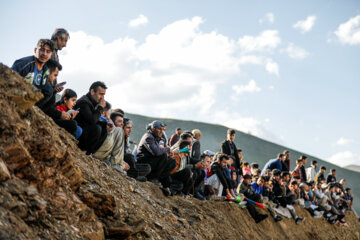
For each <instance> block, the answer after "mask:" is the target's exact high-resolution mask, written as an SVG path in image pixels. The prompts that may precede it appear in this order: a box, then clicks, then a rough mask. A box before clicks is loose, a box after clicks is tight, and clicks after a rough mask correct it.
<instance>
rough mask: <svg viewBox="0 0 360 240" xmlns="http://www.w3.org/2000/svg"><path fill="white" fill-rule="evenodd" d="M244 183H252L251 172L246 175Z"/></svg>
mask: <svg viewBox="0 0 360 240" xmlns="http://www.w3.org/2000/svg"><path fill="white" fill-rule="evenodd" d="M243 178H244V180H243V181H244V183H245V184H246V185H250V183H251V176H250V175H249V174H246V175H244V177H243Z"/></svg>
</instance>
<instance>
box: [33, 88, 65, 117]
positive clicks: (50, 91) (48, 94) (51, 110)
mask: <svg viewBox="0 0 360 240" xmlns="http://www.w3.org/2000/svg"><path fill="white" fill-rule="evenodd" d="M41 92H42V93H43V95H44V97H43V98H42V99H41V100H39V101H38V102H37V103H36V106H38V107H39V108H40V109H41V110H42V111H43V112H44V113H45V114H46V115H48V116H50V117H51V118H52V119H54V120H59V119H61V111H59V110H58V109H57V108H56V91H55V89H54V88H53V87H52V86H51V85H50V83H46V88H44V89H41Z"/></svg>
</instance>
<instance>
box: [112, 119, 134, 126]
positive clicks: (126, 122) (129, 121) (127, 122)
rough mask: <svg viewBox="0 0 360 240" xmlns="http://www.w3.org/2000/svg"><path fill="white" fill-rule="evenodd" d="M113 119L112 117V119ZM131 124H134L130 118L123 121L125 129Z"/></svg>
mask: <svg viewBox="0 0 360 240" xmlns="http://www.w3.org/2000/svg"><path fill="white" fill-rule="evenodd" d="M110 118H111V117H110ZM129 123H132V121H131V120H130V119H129V118H124V120H123V125H124V127H125V126H126V125H127V124H129Z"/></svg>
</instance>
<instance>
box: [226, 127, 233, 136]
mask: <svg viewBox="0 0 360 240" xmlns="http://www.w3.org/2000/svg"><path fill="white" fill-rule="evenodd" d="M227 134H230V136H231V135H233V134H235V130H234V129H231V128H230V129H228V130H227Z"/></svg>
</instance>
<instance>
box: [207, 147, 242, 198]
mask: <svg viewBox="0 0 360 240" xmlns="http://www.w3.org/2000/svg"><path fill="white" fill-rule="evenodd" d="M228 160H229V156H228V155H226V154H223V153H220V154H219V155H218V160H217V161H216V162H214V163H213V164H212V166H211V172H212V175H211V176H210V177H208V180H207V183H208V185H210V186H212V187H213V188H215V189H217V191H218V197H221V196H223V195H224V194H225V195H226V196H231V197H236V195H235V192H234V189H233V187H232V186H231V181H230V179H229V178H227V177H226V174H225V171H224V170H225V168H227V164H228Z"/></svg>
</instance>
